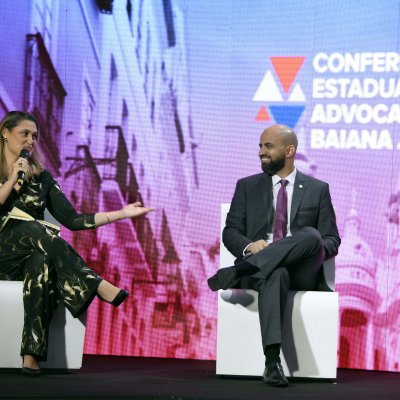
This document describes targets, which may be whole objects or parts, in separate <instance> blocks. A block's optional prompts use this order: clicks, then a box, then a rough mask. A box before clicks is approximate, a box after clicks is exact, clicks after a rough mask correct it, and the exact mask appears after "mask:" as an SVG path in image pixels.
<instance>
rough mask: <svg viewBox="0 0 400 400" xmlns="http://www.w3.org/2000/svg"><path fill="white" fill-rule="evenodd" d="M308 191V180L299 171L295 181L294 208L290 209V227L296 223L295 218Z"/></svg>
mask: <svg viewBox="0 0 400 400" xmlns="http://www.w3.org/2000/svg"><path fill="white" fill-rule="evenodd" d="M306 189H307V185H306V180H305V177H304V175H303V174H302V173H301V172H300V171H299V170H297V173H296V179H295V180H294V188H293V197H292V207H291V209H290V225H292V223H293V221H294V217H295V216H296V214H297V211H298V210H299V207H300V203H301V200H302V199H303V195H304V193H305V191H306Z"/></svg>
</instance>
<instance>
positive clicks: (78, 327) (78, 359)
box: [0, 281, 86, 369]
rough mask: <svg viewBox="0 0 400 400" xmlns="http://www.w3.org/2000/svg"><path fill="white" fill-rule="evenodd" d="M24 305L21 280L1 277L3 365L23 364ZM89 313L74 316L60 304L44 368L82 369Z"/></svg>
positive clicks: (0, 347) (54, 318)
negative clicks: (2, 278) (9, 279)
mask: <svg viewBox="0 0 400 400" xmlns="http://www.w3.org/2000/svg"><path fill="white" fill-rule="evenodd" d="M23 320H24V305H23V300H22V282H21V281H0V354H1V356H0V368H21V366H22V359H21V357H20V355H19V354H20V351H21V339H22V328H23ZM85 321H86V314H84V315H83V316H82V317H80V318H73V317H72V316H71V314H70V313H69V312H68V311H67V310H66V309H65V307H64V306H63V305H60V306H59V307H58V309H57V311H56V313H55V315H54V317H53V319H52V321H51V324H50V334H49V348H48V358H47V361H46V362H41V363H40V366H41V368H57V369H58V368H59V369H79V368H81V366H82V356H83V345H84V340H85Z"/></svg>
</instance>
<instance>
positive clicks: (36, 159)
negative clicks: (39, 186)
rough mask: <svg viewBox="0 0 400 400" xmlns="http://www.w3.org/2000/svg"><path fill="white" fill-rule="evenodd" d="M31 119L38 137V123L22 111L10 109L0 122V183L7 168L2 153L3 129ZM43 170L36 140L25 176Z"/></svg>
mask: <svg viewBox="0 0 400 400" xmlns="http://www.w3.org/2000/svg"><path fill="white" fill-rule="evenodd" d="M25 120H27V121H32V122H33V123H34V124H35V125H36V128H37V131H38V139H39V124H38V122H37V120H36V118H35V117H34V116H33V115H32V114H30V113H28V112H24V111H10V112H9V113H8V114H7V115H6V116H5V117H4V118H3V119H2V121H1V122H0V134H1V137H0V183H2V182H4V181H5V180H7V178H8V170H7V164H6V158H5V155H4V146H5V140H4V130H5V129H8V130H9V131H11V130H12V129H14V128H15V127H16V126H18V125H19V124H20V123H21V122H22V121H25ZM43 170H44V165H43V157H42V154H41V152H40V150H39V147H38V142H36V144H35V146H34V148H33V151H32V154H31V156H30V158H29V171H28V173H27V178H28V179H30V178H31V177H32V176H34V175H39V174H40V173H41V172H42V171H43Z"/></svg>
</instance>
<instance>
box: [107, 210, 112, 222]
mask: <svg viewBox="0 0 400 400" xmlns="http://www.w3.org/2000/svg"><path fill="white" fill-rule="evenodd" d="M106 217H107V220H108V223H109V224H111V220H110V217H109V216H108V212H107V213H106Z"/></svg>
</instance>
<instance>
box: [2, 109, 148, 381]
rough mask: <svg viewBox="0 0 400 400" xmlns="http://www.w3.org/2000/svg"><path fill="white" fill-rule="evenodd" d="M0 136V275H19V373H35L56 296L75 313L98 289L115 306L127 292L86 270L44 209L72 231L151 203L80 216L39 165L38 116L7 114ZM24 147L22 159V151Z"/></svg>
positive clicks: (135, 214) (137, 212)
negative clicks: (21, 310) (50, 223)
mask: <svg viewBox="0 0 400 400" xmlns="http://www.w3.org/2000/svg"><path fill="white" fill-rule="evenodd" d="M0 135H1V136H0V280H23V287H24V289H23V300H24V310H25V316H24V329H23V333H22V344H21V356H22V359H23V363H22V372H23V374H26V375H30V376H36V375H39V374H40V366H39V362H40V361H45V360H46V358H47V339H48V331H49V324H50V320H51V317H52V315H53V313H54V311H55V309H56V308H57V306H58V304H59V302H60V301H62V302H63V303H64V304H65V306H66V307H67V308H68V310H69V311H70V312H71V314H72V315H73V316H74V317H78V316H79V315H81V314H82V313H83V312H84V311H85V310H86V309H87V307H88V306H89V304H90V303H91V301H92V300H93V298H94V297H95V296H96V295H97V296H98V297H99V298H100V299H101V300H104V301H106V302H108V303H110V304H112V305H113V306H115V307H117V306H119V305H120V304H121V303H122V302H123V301H124V300H125V299H126V297H127V296H128V293H127V292H126V291H124V290H120V289H119V288H117V287H115V286H114V285H112V284H111V283H109V282H107V281H106V280H103V279H102V278H101V277H99V276H98V275H97V274H95V273H94V272H93V271H91V270H90V269H89V268H88V267H87V266H86V264H85V262H84V261H83V259H82V258H81V257H80V256H79V254H77V253H76V252H75V250H74V249H73V248H72V247H71V246H70V245H69V244H68V243H67V242H66V241H64V240H63V239H61V238H60V237H59V236H58V234H57V233H58V232H55V231H54V230H53V229H51V228H50V227H48V226H47V225H45V224H44V223H43V221H41V220H43V218H44V210H45V208H47V209H48V210H49V211H50V213H51V214H52V215H53V216H54V217H55V218H56V219H57V220H58V221H59V222H60V223H61V224H62V225H64V226H66V227H67V228H69V229H71V230H80V229H91V228H96V227H98V226H101V225H105V224H108V223H111V222H114V221H117V220H120V219H124V218H133V217H138V216H140V215H143V214H146V213H148V212H149V211H152V210H153V209H152V208H145V207H141V205H140V203H134V204H128V205H127V206H125V207H124V208H122V209H121V210H118V211H112V212H102V213H96V214H77V213H76V211H75V210H74V208H73V207H72V205H71V203H70V202H69V201H68V199H67V198H66V197H65V195H64V194H63V193H62V191H61V189H60V187H59V186H58V184H57V181H56V180H55V179H54V178H53V177H52V175H51V174H50V172H49V171H47V170H45V169H44V168H43V165H42V162H41V158H40V153H39V149H38V147H37V141H38V137H39V126H38V123H37V121H36V119H35V117H34V116H33V115H31V114H29V113H25V112H20V111H12V112H10V113H8V114H7V115H6V116H5V117H4V118H3V120H2V121H1V123H0ZM21 151H22V153H21ZM24 151H25V153H26V156H28V157H27V158H24V157H20V155H21V154H22V155H25V154H24ZM11 210H13V211H12V212H11ZM14 215H17V217H13V216H14ZM21 216H23V217H24V218H25V217H27V218H29V219H31V220H29V221H27V220H21V219H19V218H21ZM16 218H18V219H16ZM25 219H26V218H25Z"/></svg>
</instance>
